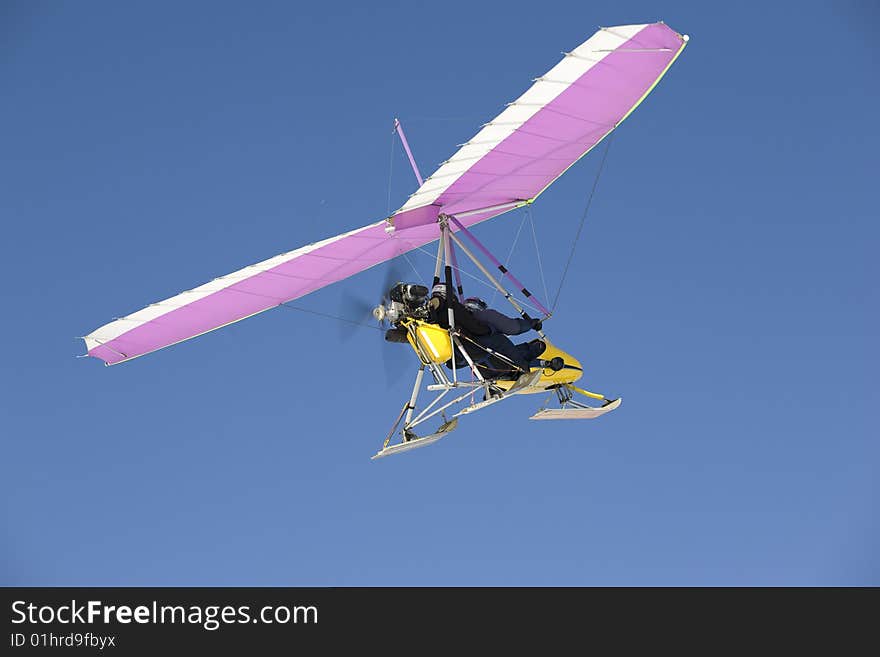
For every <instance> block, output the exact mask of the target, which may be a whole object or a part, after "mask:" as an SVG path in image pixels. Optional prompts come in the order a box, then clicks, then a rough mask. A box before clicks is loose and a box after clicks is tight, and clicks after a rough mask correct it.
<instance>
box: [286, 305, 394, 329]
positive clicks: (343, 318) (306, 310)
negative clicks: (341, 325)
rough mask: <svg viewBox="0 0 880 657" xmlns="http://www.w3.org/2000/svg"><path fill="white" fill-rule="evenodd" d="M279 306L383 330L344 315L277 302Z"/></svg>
mask: <svg viewBox="0 0 880 657" xmlns="http://www.w3.org/2000/svg"><path fill="white" fill-rule="evenodd" d="M278 305H279V306H281V307H283V308H288V309H290V310H298V311H299V312H301V313H309V314H310V315H317V316H318V317H326V318H327V319H335V320H336V321H338V322H345V323H346V324H354V325H355V326H363V327H364V328H370V329H375V330H376V331H381V330H383V329H382V328H380V327H379V326H373V325H372V324H365V323H364V322H357V321H355V320H353V319H345V317H338V316H336V315H328V314H327V313H321V312H318V311H317V310H309V309H308V308H302V307H301V306H291V305H290V304H289V303H279V304H278Z"/></svg>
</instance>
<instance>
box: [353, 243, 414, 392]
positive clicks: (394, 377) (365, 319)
mask: <svg viewBox="0 0 880 657" xmlns="http://www.w3.org/2000/svg"><path fill="white" fill-rule="evenodd" d="M405 271H406V270H405V269H404V267H403V266H402V265H401V263H400V262H397V261H395V260H392V261H391V262H390V263H389V264H388V266H387V267H386V269H385V275H384V276H383V280H382V288H381V289H380V290H379V294H377V295H376V296H375V297H373V300H372V301H370V300H367V299H365V298H364V297H363V296H360V295H358V294H356V293H355V292H353V291H351V290H349V289H346V290H344V291H343V293H342V299H341V304H342V308H341V309H340V312H339V316H340V317H350V318H351V321H352V322H356V323H351V324H346V323H341V322H340V338H341V339H342V340H348V339H349V338H350V337H351V336H352V335H353V334H354V333H355V332H356V331H357V330H358V329H359V328H360V327H358V326H357V324H371V325H373V326H378V328H380V329H382V330H381V331H377V333H379V335H378V337H377V339H378V340H380V341H381V345H380V348H381V350H382V364H383V368H384V370H385V382H386V384H387V386H388V387H390V386H391V385H393V384H394V383H395V382H397V381H399V380H400V379H401V377H404V376H405V372H406V370H407V369H408V368H409V366H411V365H412V359H411V357H410V354H409V353H407V352H408V351H409V350H407V349H403V348H401V347H400V346H398V345H395V344H390V343H387V342H386V341H385V331H386V330H388V329H389V328H391V323H390V322H389V321H388V320H387V319H386V318H385V315H384V310H385V309H386V308H387V307H388V305H389V303H390V302H391V299H390V298H389V296H388V292H389V291H390V290H391V288H392V287H393V286H394V285H395V284H396V283H399V282H401V281H403V280H404V273H405Z"/></svg>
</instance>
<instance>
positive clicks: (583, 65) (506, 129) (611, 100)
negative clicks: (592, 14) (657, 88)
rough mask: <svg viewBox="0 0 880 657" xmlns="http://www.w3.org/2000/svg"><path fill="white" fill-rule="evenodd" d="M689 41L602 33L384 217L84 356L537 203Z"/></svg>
mask: <svg viewBox="0 0 880 657" xmlns="http://www.w3.org/2000/svg"><path fill="white" fill-rule="evenodd" d="M686 42H687V37H683V36H681V35H679V34H678V33H676V32H675V31H673V30H671V29H670V28H668V27H667V26H666V25H664V24H662V23H655V24H651V25H625V26H619V27H613V28H603V29H601V30H599V31H598V32H597V33H596V34H594V35H593V36H592V37H590V39H588V40H587V41H586V42H584V43H583V44H581V45H580V46H578V48H576V49H575V50H573V51H572V52H570V53H567V54H566V57H565V58H564V59H563V60H562V61H561V62H560V63H559V64H558V65H557V66H555V67H554V68H553V69H551V70H550V71H549V72H548V73H547V74H546V75H544V76H542V77H540V78H538V79H537V80H536V81H535V83H534V84H533V85H532V86H531V87H530V88H529V89H528V90H527V91H526V92H525V93H524V94H523V95H522V96H521V97H520V98H518V99H517V100H516V101H514V102H513V103H511V104H510V105H509V106H508V107H507V109H506V110H505V111H504V112H502V113H501V114H500V115H499V116H498V117H496V118H495V119H494V120H493V121H491V122H490V123H488V124H486V125H485V126H484V127H483V128H482V130H481V131H480V132H479V133H478V134H477V135H476V136H475V137H474V138H473V139H471V140H470V141H469V142H467V143H466V144H464V145H463V146H462V147H461V148H460V149H459V151H458V152H456V153H455V155H453V156H452V157H451V158H450V159H449V160H447V161H446V162H444V163H443V164H442V165H441V166H440V168H439V169H438V170H437V171H436V172H435V173H434V175H432V176H430V177H429V178H428V179H426V180H425V181H424V183H423V184H422V185H421V186H420V187H419V189H418V190H417V191H416V192H415V193H414V194H413V195H412V196H411V197H410V198H409V200H408V201H407V203H406V204H405V205H404V206H403V207H402V208H401V209H400V210H398V211H397V212H395V213H394V214H393V215H392V216H391V217H389V218H388V219H387V220H383V221H380V222H377V223H374V224H371V225H368V226H365V227H363V228H359V229H357V230H353V231H351V232H349V233H345V234H343V235H338V236H336V237H332V238H329V239H327V240H324V241H322V242H318V243H316V244H310V245H308V246H305V247H302V248H299V249H296V250H294V251H290V252H288V253H284V254H281V255H279V256H276V257H274V258H270V259H269V260H265V261H263V262H260V263H257V264H255V265H251V266H249V267H245V268H244V269H241V270H239V271H237V272H234V273H232V274H228V275H227V276H221V277H220V278H217V279H214V280H213V281H211V282H209V283H206V284H204V285H201V286H199V287H197V288H194V289H192V290H188V291H186V292H182V293H180V294H178V295H176V296H174V297H172V298H170V299H166V300H165V301H161V302H159V303H155V304H152V305H150V306H147V307H146V308H144V309H143V310H140V311H138V312H136V313H133V314H131V315H127V316H125V317H122V318H119V319H117V320H115V321H113V322H111V323H109V324H106V325H105V326H102V327H101V328H99V329H96V330H95V331H93V332H92V333H90V334H89V335H87V336H85V338H84V340H85V342H86V347H87V349H88V353H89V355H90V356H94V357H95V358H99V359H101V360H103V361H104V362H105V363H107V364H108V365H113V364H116V363H119V362H122V361H126V360H130V359H132V358H135V357H137V356H142V355H144V354H147V353H150V352H152V351H156V350H157V349H161V348H163V347H167V346H170V345H172V344H175V343H178V342H182V341H184V340H188V339H189V338H193V337H196V336H198V335H201V334H203V333H207V332H209V331H212V330H214V329H218V328H221V327H223V326H226V325H227V324H231V323H233V322H237V321H240V320H242V319H245V318H247V317H250V316H252V315H255V314H257V313H260V312H263V311H265V310H269V309H271V308H274V307H276V306H278V305H280V304H282V303H285V302H287V301H291V300H293V299H297V298H299V297H302V296H304V295H306V294H309V293H310V292H314V291H315V290H317V289H319V288H322V287H324V286H327V285H330V284H331V283H335V282H337V281H340V280H343V279H345V278H347V277H349V276H352V275H354V274H357V273H359V272H362V271H364V270H366V269H369V268H370V267H373V266H375V265H378V264H380V263H382V262H385V261H387V260H390V259H391V258H394V257H395V256H397V255H400V254H401V253H405V252H407V251H409V250H411V249H414V248H418V247H420V246H422V245H424V244H427V243H429V242H431V241H433V240H436V239H437V237H438V234H439V231H438V227H437V217H438V216H439V215H440V214H448V215H454V216H456V217H458V219H459V220H460V222H461V223H462V225H464V226H470V225H473V224H475V223H478V222H480V221H484V220H486V219H489V218H491V217H494V216H497V215H499V214H502V213H504V212H507V211H508V210H511V209H513V208H515V207H518V206H520V205H523V204H525V203H527V202H530V201H532V200H534V198H536V197H537V196H538V195H539V194H540V193H541V192H542V191H543V190H544V189H546V188H547V186H548V185H550V184H551V183H552V182H553V180H555V179H556V178H557V177H559V176H560V175H561V174H562V173H563V172H564V171H565V170H566V169H567V168H569V167H570V166H571V165H572V164H574V162H576V161H577V160H578V159H580V158H581V157H583V156H584V155H585V154H586V153H587V152H589V151H590V149H592V148H593V147H594V146H595V145H596V144H597V143H598V142H600V141H601V140H602V139H603V138H604V137H605V136H606V135H608V133H610V132H611V131H612V130H613V129H614V128H615V127H617V125H619V124H620V122H621V121H623V119H625V118H626V117H627V116H628V115H629V114H630V112H632V110H633V109H634V108H635V107H636V106H637V105H638V104H639V103H640V102H641V101H642V99H643V98H644V97H645V96H646V95H647V94H648V93H649V92H650V90H651V89H652V88H653V87H654V85H655V84H656V83H657V82H658V81H659V79H660V78H661V77H662V76H663V74H664V73H665V72H666V70H667V69H668V68H669V66H670V65H671V64H672V62H673V61H674V60H675V58H676V57H677V56H678V54H679V53H680V52H681V50H682V49H683V48H684V46H685V44H686Z"/></svg>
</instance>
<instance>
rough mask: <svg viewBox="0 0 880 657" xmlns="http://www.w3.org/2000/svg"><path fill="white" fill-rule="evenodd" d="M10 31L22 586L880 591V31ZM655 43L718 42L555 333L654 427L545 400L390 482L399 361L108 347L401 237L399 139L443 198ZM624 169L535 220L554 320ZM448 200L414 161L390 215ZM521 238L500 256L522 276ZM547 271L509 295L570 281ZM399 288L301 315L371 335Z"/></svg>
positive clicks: (376, 337) (0, 561)
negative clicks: (543, 94) (310, 248)
mask: <svg viewBox="0 0 880 657" xmlns="http://www.w3.org/2000/svg"><path fill="white" fill-rule="evenodd" d="M0 12H2V16H0V25H2V27H0V30H2V32H0V35H2V37H0V81H2V85H3V91H4V93H3V101H2V103H0V137H2V139H0V142H2V145H3V146H2V150H3V157H0V216H2V220H3V227H4V235H3V239H2V240H0V255H2V257H0V268H2V274H3V277H2V280H3V281H5V285H4V288H5V289H4V299H5V304H4V306H5V312H4V313H3V322H2V323H0V333H2V339H3V344H5V345H6V349H5V353H4V356H3V361H2V367H0V435H2V446H3V458H2V461H0V487H2V488H0V490H2V494H3V502H4V507H3V509H4V510H3V514H4V515H3V523H2V532H3V535H2V540H0V551H2V552H0V583H2V584H7V585H10V584H14V585H249V584H250V585H430V584H436V585H447V584H464V585H513V584H521V585H542V584H549V585H839V584H844V585H853V584H855V585H858V584H874V585H877V584H880V559H878V556H877V555H878V554H880V526H878V521H877V517H878V514H877V500H878V489H877V475H876V471H877V466H878V461H880V458H878V457H880V448H878V444H877V436H878V421H877V409H878V401H880V399H878V386H877V375H876V366H877V362H878V347H877V335H878V328H880V327H878V314H877V308H878V295H877V284H876V281H877V278H878V273H880V272H878V266H877V259H876V251H877V244H878V237H880V229H878V223H877V209H876V208H877V200H876V189H877V185H876V182H877V173H878V171H877V165H878V163H877V152H878V147H880V137H878V130H877V128H876V107H877V101H878V95H880V94H878V85H877V76H876V71H877V68H878V64H880V61H878V55H880V50H878V48H877V45H876V41H875V38H874V34H873V33H872V32H871V31H870V28H871V27H872V26H876V25H877V23H878V20H877V19H878V17H880V16H878V12H877V8H876V6H874V5H873V4H872V3H869V2H861V3H859V2H841V3H811V2H807V3H766V2H761V3H747V4H742V3H739V4H736V5H735V6H734V5H731V4H723V3H721V4H719V3H704V2H675V3H672V2H670V3H658V2H650V3H649V2H594V3H580V4H578V3H570V2H554V1H552V0H549V1H547V2H542V3H539V4H537V5H536V4H535V3H517V2H503V3H490V2H487V3H473V2H467V3H464V2H462V3H458V2H448V3H444V4H443V5H442V6H436V5H424V6H422V5H419V4H418V3H382V4H381V5H376V4H374V3H366V4H364V3H323V4H322V3H317V4H313V5H311V6H309V7H308V8H303V7H301V6H299V5H298V4H296V3H281V2H279V3H258V4H253V3H139V4H132V3H112V2H92V3H85V4H84V3H34V2H17V3H16V2H11V3H10V2H6V3H4V5H3V9H2V10H0ZM654 20H664V21H666V22H667V23H668V24H669V25H670V26H672V27H673V28H674V29H676V30H678V31H680V32H683V33H688V34H689V35H690V36H691V42H690V44H689V46H688V48H687V49H686V50H685V52H684V53H683V55H682V56H681V57H680V58H679V60H678V61H677V62H676V63H675V64H674V66H673V67H672V69H671V70H670V72H669V74H668V75H667V77H666V78H665V79H664V80H663V81H662V82H661V84H660V85H659V86H658V87H657V89H656V90H655V91H654V93H653V94H652V95H651V96H650V97H649V98H648V99H647V101H646V102H645V103H644V104H643V105H642V106H640V107H639V108H638V110H637V111H636V112H635V113H634V114H633V115H632V116H631V117H630V118H629V119H628V120H627V121H626V122H625V123H624V124H623V126H622V127H621V129H620V130H619V131H618V132H617V133H616V136H615V138H614V142H613V144H612V146H611V150H610V152H609V155H608V161H607V164H606V167H605V170H604V172H603V174H602V179H601V182H600V184H599V189H598V192H597V196H596V199H595V201H594V203H593V207H592V209H591V211H590V215H589V217H588V220H587V224H586V227H585V230H584V233H583V235H582V238H581V241H580V243H579V246H578V253H577V257H576V259H575V262H574V265H573V268H572V271H571V272H570V273H569V278H568V281H567V283H566V286H565V288H564V290H563V292H562V295H561V300H560V305H559V309H558V313H557V316H555V317H554V318H553V319H552V320H551V322H548V326H547V330H548V332H549V334H550V336H551V338H552V339H553V340H554V341H555V342H556V343H558V344H559V345H560V346H562V347H563V348H565V349H567V350H569V351H571V352H573V353H574V354H576V355H577V356H578V357H579V358H580V359H581V360H582V361H583V362H584V364H585V366H586V369H587V373H586V376H585V378H584V384H585V385H586V386H587V387H591V388H594V389H598V390H600V391H602V392H605V393H606V394H608V395H614V396H617V395H620V396H622V397H623V398H624V402H623V405H622V406H621V408H620V409H619V410H618V411H616V412H614V413H612V414H611V415H609V416H606V417H604V418H601V419H599V420H596V421H591V422H582V423H578V422H558V423H551V422H545V423H533V422H530V421H529V420H528V419H527V418H528V416H529V415H531V414H532V413H533V412H534V410H536V409H537V407H538V405H539V403H540V398H537V397H531V398H519V399H514V400H511V401H510V402H505V403H504V404H501V405H497V406H495V407H492V408H490V409H487V410H486V411H485V412H482V413H479V414H476V415H474V416H470V417H467V418H464V419H463V420H462V422H461V423H460V427H459V429H458V431H457V432H455V433H453V434H452V435H450V436H449V437H448V438H447V439H445V440H444V441H441V442H440V443H439V444H437V445H436V446H433V447H431V448H428V449H424V450H419V451H416V452H413V453H411V454H407V455H404V456H401V457H397V458H391V459H385V460H383V461H378V462H371V461H370V460H369V456H370V455H372V454H373V453H374V452H375V451H376V449H377V448H378V447H379V446H380V444H381V441H382V438H383V437H384V434H385V432H386V431H387V428H388V426H389V425H390V423H391V421H392V420H393V419H394V417H395V415H396V412H397V410H398V409H399V407H400V405H401V403H402V402H403V399H404V396H405V395H406V394H407V392H408V388H409V386H410V385H411V383H410V377H411V372H410V371H409V370H404V371H403V372H401V375H400V377H398V378H394V379H393V380H391V381H388V380H386V369H385V366H384V364H383V356H382V351H383V349H389V348H395V347H386V346H385V345H383V344H382V343H381V338H380V334H379V333H378V332H375V331H372V330H369V329H364V330H357V331H355V332H354V333H353V334H348V335H345V334H344V333H343V332H341V331H340V330H339V326H337V323H335V322H333V321H330V320H326V319H321V318H318V317H315V316H311V315H307V314H304V313H298V312H295V311H290V310H284V309H279V310H275V311H272V312H269V313H266V314H264V315H261V316H259V317H257V318H253V319H250V320H248V321H245V322H242V323H240V324H237V325H234V326H232V327H228V328H227V329H224V330H222V331H218V332H215V333H212V334H209V335H206V336H203V337H201V338H199V339H197V340H194V341H191V342H188V343H185V344H182V345H178V346H175V347H173V348H170V349H167V350H164V351H161V352H158V353H155V354H152V355H150V356H148V357H146V358H142V359H138V360H136V361H133V362H131V363H127V364H124V365H121V366H118V367H112V368H105V367H103V366H102V365H101V364H100V363H99V362H97V361H94V360H90V359H76V358H74V355H76V354H79V353H82V351H83V348H82V346H81V343H79V342H77V341H76V340H75V339H74V338H75V336H79V335H83V334H85V333H88V332H89V331H91V330H92V329H94V328H96V327H98V326H100V325H102V324H104V323H106V322H108V321H110V320H111V319H112V318H113V317H115V316H119V315H123V314H126V313H129V312H132V311H134V310H137V309H139V308H141V307H143V306H144V305H146V304H148V303H151V302H153V301H157V300H160V299H163V298H166V297H168V296H171V295H173V294H176V293H177V292H179V291H181V290H183V289H188V288H191V287H193V286H194V285H197V284H200V283H203V282H205V281H207V280H209V279H211V278H213V277H215V276H218V275H221V274H225V273H227V272H230V271H233V270H235V269H238V268H240V267H242V266H245V265H247V264H250V263H252V262H256V261H259V260H262V259H265V258H268V257H270V256H273V255H275V254H277V253H280V252H282V251H287V250H290V249H292V248H295V247H297V246H301V245H303V244H306V243H308V242H312V241H315V240H318V239H321V238H324V237H327V236H330V235H334V234H336V233H338V232H341V231H343V230H348V229H351V228H355V227H357V226H360V225H363V224H366V223H368V222H372V221H375V220H377V219H380V218H382V217H383V216H385V214H386V211H387V209H388V199H389V153H390V150H389V149H390V144H391V141H390V137H391V135H390V130H391V122H392V119H393V118H394V117H395V116H399V117H400V118H401V119H402V121H403V122H404V126H405V128H406V130H407V135H408V137H409V139H410V143H411V145H412V147H413V150H414V152H415V155H416V158H417V159H418V161H419V163H420V165H421V167H422V170H423V173H425V174H426V175H427V174H428V173H430V171H432V170H433V168H434V167H435V165H436V164H437V163H439V162H440V161H442V160H444V159H446V158H447V157H448V156H449V155H451V154H452V152H453V151H454V150H455V144H458V143H461V142H463V141H466V140H467V139H468V138H469V137H470V136H472V135H473V134H474V133H475V132H476V130H477V129H478V126H479V125H480V124H481V123H484V122H485V121H487V120H489V119H491V118H492V117H493V116H495V115H496V114H497V113H498V112H499V111H500V110H501V108H502V107H503V104H504V103H506V102H509V101H511V100H513V99H514V98H515V97H516V96H518V95H519V94H520V93H521V92H522V91H523V90H524V89H525V88H526V87H527V85H528V84H529V80H530V79H531V78H533V77H536V76H537V75H540V74H541V73H543V72H544V71H546V70H547V69H549V68H550V67H551V66H552V65H553V64H555V63H556V61H557V60H558V58H559V53H560V51H562V50H568V49H571V48H572V47H574V46H576V45H577V44H579V43H580V42H581V41H583V40H584V39H585V38H587V37H588V36H589V35H590V34H591V33H592V32H593V31H594V30H595V29H596V27H597V26H599V25H615V24H625V23H634V22H649V21H654ZM598 156H599V153H594V154H592V155H591V156H590V157H588V158H586V159H585V160H584V161H582V162H581V163H579V164H578V165H577V166H575V167H574V168H573V169H571V170H570V171H569V172H568V173H567V174H566V175H565V176H564V177H563V178H562V179H561V180H559V181H558V182H557V183H556V184H555V185H554V186H553V187H552V188H551V189H550V191H548V192H547V193H546V195H545V196H543V197H542V198H541V200H540V201H539V202H538V203H537V204H536V205H535V207H534V217H535V221H536V222H537V225H538V232H539V242H540V246H541V253H542V256H543V258H544V265H545V270H546V276H547V284H548V287H549V288H550V294H551V296H552V294H553V292H554V291H555V289H556V287H557V285H558V282H559V278H560V275H561V272H562V265H563V262H564V258H565V256H567V254H568V248H569V245H570V243H571V240H572V237H573V235H574V233H575V230H576V228H577V223H578V221H579V219H580V215H581V213H582V211H583V208H584V204H585V199H586V196H587V193H588V191H589V188H590V186H591V185H592V182H593V178H594V176H595V173H596V169H597V166H598V162H599V157H598ZM413 189H414V179H413V178H412V175H411V173H410V171H409V168H408V165H407V164H406V161H405V158H404V156H403V154H402V151H401V150H400V148H399V147H397V149H396V151H395V158H394V160H393V175H392V176H391V184H390V196H391V205H392V206H395V207H396V206H397V205H399V204H400V203H402V201H403V200H404V199H405V198H406V196H407V194H409V193H411V192H412V191H413ZM392 209H393V208H392ZM520 220H521V215H519V214H518V213H513V214H509V215H506V216H504V217H502V218H498V219H496V220H494V221H493V222H489V223H488V224H485V225H483V226H481V227H480V228H479V229H478V235H479V236H480V237H481V238H482V239H483V240H484V241H486V242H487V243H488V244H489V245H490V246H492V247H493V248H494V250H495V251H496V252H497V253H499V254H501V255H505V254H506V253H507V250H508V249H509V248H510V244H511V241H512V236H513V234H514V232H515V230H516V227H518V226H519V222H520ZM532 253H533V246H532V245H531V242H530V240H528V239H522V240H521V241H520V243H519V245H518V247H517V250H516V252H515V254H514V256H513V260H512V261H511V262H512V268H513V270H514V271H515V272H516V273H517V275H518V276H519V277H520V278H522V279H524V280H525V281H526V282H527V284H530V286H531V287H532V288H537V289H540V287H541V286H540V282H539V281H540V279H539V274H538V270H537V267H536V266H535V262H534V257H532ZM413 261H414V262H415V263H416V264H417V265H418V266H420V267H421V268H422V269H423V270H424V275H425V276H426V277H427V276H428V275H429V274H430V271H429V270H430V264H429V262H428V259H427V258H426V257H424V256H422V255H416V256H414V257H413ZM383 278H384V271H383V270H381V269H376V270H371V271H369V272H366V273H364V274H362V275H360V276H358V277H355V278H353V279H350V280H349V281H347V282H345V283H344V284H341V285H339V286H336V287H335V288H333V289H328V290H324V291H321V292H319V293H316V294H314V295H312V296H310V297H307V298H306V299H303V300H301V301H300V302H297V303H298V304H300V305H302V306H305V307H308V308H310V309H313V310H316V311H319V312H325V313H330V314H343V315H346V314H347V315H348V316H351V312H350V309H347V308H346V307H345V306H344V301H345V299H346V298H348V296H347V295H354V296H360V297H362V298H365V299H367V300H372V299H373V298H375V297H376V295H377V294H378V293H379V292H380V290H379V288H380V283H381V281H382V279H383ZM466 280H467V279H466ZM398 356H399V354H398ZM410 366H411V364H410ZM413 373H414V372H413Z"/></svg>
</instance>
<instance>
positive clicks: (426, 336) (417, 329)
mask: <svg viewBox="0 0 880 657" xmlns="http://www.w3.org/2000/svg"><path fill="white" fill-rule="evenodd" d="M404 326H405V327H406V328H407V329H408V339H409V343H410V346H411V347H412V348H413V350H415V352H416V354H417V355H418V357H419V360H421V361H422V362H425V363H426V364H427V363H429V362H430V363H435V364H437V365H442V364H443V363H445V362H446V361H448V360H449V359H450V358H452V344H451V343H450V340H449V332H448V331H447V330H446V329H444V328H442V327H440V326H437V325H436V324H429V323H427V322H422V321H420V320H415V319H410V320H406V321H405V322H404ZM544 342H545V343H546V344H547V348H546V349H545V350H544V352H543V353H542V354H541V360H545V361H549V360H551V359H553V358H556V357H559V358H561V359H562V361H563V363H564V364H565V365H564V366H563V368H562V369H561V370H559V371H554V370H552V369H551V368H549V367H545V368H538V367H533V368H532V371H533V372H534V371H536V370H538V369H541V370H542V374H541V378H540V379H539V380H538V383H537V386H536V389H535V390H528V391H523V392H542V391H543V390H545V389H547V388H549V387H551V386H557V385H562V384H566V383H574V382H575V381H577V380H578V379H580V378H581V376H583V369H582V367H581V364H580V361H578V360H577V359H576V358H575V357H574V356H572V355H571V354H568V353H566V352H564V351H562V350H561V349H559V348H558V347H555V346H554V345H552V344H551V343H550V342H549V341H547V340H544ZM513 384H514V382H513V381H496V382H495V385H497V386H498V387H499V388H503V389H504V390H507V389H508V388H510V387H511V386H512V385H513Z"/></svg>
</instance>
